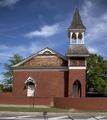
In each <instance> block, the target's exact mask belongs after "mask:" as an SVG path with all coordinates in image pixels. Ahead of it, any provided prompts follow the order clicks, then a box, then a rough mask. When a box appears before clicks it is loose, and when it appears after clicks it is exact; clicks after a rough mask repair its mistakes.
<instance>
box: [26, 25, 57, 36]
mask: <svg viewBox="0 0 107 120" xmlns="http://www.w3.org/2000/svg"><path fill="white" fill-rule="evenodd" d="M58 31H59V24H54V25H51V26H48V25H45V26H42V27H41V28H40V31H39V30H35V31H32V32H29V33H28V34H26V36H27V37H28V38H34V37H50V36H52V35H54V34H56V33H57V32H58Z"/></svg>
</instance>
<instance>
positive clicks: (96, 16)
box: [0, 0, 107, 80]
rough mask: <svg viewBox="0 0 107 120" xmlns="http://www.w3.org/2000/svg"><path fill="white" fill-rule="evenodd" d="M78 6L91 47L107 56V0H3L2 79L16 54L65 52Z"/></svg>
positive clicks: (0, 34)
mask: <svg viewBox="0 0 107 120" xmlns="http://www.w3.org/2000/svg"><path fill="white" fill-rule="evenodd" d="M75 7H78V9H79V12H80V15H81V18H82V21H83V24H84V25H85V26H86V28H87V29H86V32H85V44H86V46H87V48H88V50H89V51H90V53H97V54H99V55H101V56H103V57H104V59H107V50H106V49H107V0H0V62H1V63H2V65H0V80H1V79H2V72H3V71H4V68H3V63H7V62H8V59H9V57H11V56H13V55H14V54H19V55H21V56H23V57H24V58H26V57H28V56H30V55H32V54H34V53H36V52H38V51H39V50H41V49H44V48H45V47H49V48H51V49H53V50H55V51H57V52H59V53H61V54H63V55H64V54H65V53H66V50H67V48H68V44H69V38H68V37H67V32H68V27H69V26H70V24H71V21H72V15H73V12H74V9H75Z"/></svg>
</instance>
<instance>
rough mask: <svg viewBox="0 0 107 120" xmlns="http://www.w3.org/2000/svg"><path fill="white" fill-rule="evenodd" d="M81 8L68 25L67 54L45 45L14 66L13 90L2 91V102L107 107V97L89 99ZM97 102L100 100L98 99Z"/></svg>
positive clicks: (70, 106) (0, 102) (95, 108)
mask: <svg viewBox="0 0 107 120" xmlns="http://www.w3.org/2000/svg"><path fill="white" fill-rule="evenodd" d="M85 30H86V28H85V26H84V25H83V23H82V20H81V17H80V14H79V11H78V9H77V8H76V9H75V11H74V14H73V19H72V22H71V25H70V27H69V28H68V37H69V46H68V49H67V52H66V53H65V56H63V55H61V54H60V53H58V52H56V51H54V50H52V49H50V48H48V47H47V48H45V49H43V50H41V51H39V52H37V53H35V54H33V55H32V56H30V57H28V58H26V59H25V60H23V61H22V62H20V63H18V64H16V65H14V66H13V89H12V92H11V93H0V104H15V105H16V104H17V105H19V104H20V105H21V104H23V105H32V102H33V104H34V105H49V106H54V107H58V108H67V109H68V108H69V109H71V108H73V109H82V110H107V103H106V101H107V98H87V97H85V94H86V65H87V61H86V58H87V57H88V56H89V51H88V50H87V48H86V46H85V41H84V32H85ZM96 101H97V102H96Z"/></svg>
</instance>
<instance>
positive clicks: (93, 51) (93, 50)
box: [88, 47, 98, 54]
mask: <svg viewBox="0 0 107 120" xmlns="http://www.w3.org/2000/svg"><path fill="white" fill-rule="evenodd" d="M88 50H89V52H90V53H94V54H95V53H97V52H98V51H97V50H96V48H92V47H91V48H90V47H89V48H88Z"/></svg>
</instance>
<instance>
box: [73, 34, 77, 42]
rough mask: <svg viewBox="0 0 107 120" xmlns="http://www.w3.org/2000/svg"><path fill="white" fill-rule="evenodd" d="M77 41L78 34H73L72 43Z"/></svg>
mask: <svg viewBox="0 0 107 120" xmlns="http://www.w3.org/2000/svg"><path fill="white" fill-rule="evenodd" d="M76 39H77V37H76V34H75V33H73V34H72V43H76Z"/></svg>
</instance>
